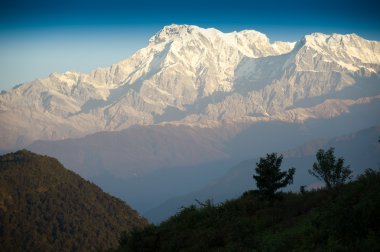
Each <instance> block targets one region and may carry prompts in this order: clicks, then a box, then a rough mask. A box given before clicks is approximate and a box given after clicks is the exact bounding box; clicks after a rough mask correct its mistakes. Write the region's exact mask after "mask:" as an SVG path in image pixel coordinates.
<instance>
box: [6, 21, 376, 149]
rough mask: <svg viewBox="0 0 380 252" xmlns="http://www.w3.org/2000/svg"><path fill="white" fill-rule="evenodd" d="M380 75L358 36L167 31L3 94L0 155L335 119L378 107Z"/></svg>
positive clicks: (370, 48)
mask: <svg viewBox="0 0 380 252" xmlns="http://www.w3.org/2000/svg"><path fill="white" fill-rule="evenodd" d="M379 72H380V42H377V41H368V40H365V39H364V38H361V37H359V36H357V35H355V34H350V35H339V34H332V35H325V34H321V33H313V34H311V35H306V36H304V37H303V38H301V39H300V40H299V41H297V42H270V40H269V39H268V38H267V37H266V36H265V35H264V34H262V33H260V32H257V31H249V30H245V31H240V32H232V33H223V32H220V31H218V30H216V29H213V28H210V29H203V28H200V27H197V26H192V25H170V26H166V27H164V28H163V29H162V30H161V31H159V32H158V33H157V34H155V35H154V36H153V37H151V38H150V40H149V43H148V45H147V47H145V48H143V49H141V50H139V51H137V52H136V53H135V54H134V55H132V56H131V57H130V58H128V59H126V60H124V61H121V62H119V63H117V64H114V65H112V66H111V67H109V68H99V69H95V70H94V71H92V72H91V73H89V74H82V73H77V72H66V73H53V74H51V75H49V76H48V77H47V78H45V79H37V80H34V81H32V82H29V83H25V84H22V85H20V86H17V87H15V88H13V89H12V90H9V91H8V92H6V93H3V94H1V95H0V139H1V141H0V143H1V144H0V148H3V149H12V148H17V147H23V146H26V145H28V144H30V143H31V142H33V141H35V140H58V139H66V138H73V137H80V136H85V135H88V134H91V133H95V132H99V131H116V130H122V129H126V128H128V127H130V126H132V125H153V124H159V123H172V124H186V125H192V126H200V127H217V126H218V125H220V124H225V123H229V124H236V123H255V122H258V121H268V120H269V121H270V120H280V121H287V122H294V121H304V120H308V119H311V118H330V117H333V116H336V115H339V114H341V113H343V112H347V111H348V110H349V107H350V106H352V105H355V104H364V103H365V104H368V103H371V102H373V101H374V100H378V99H379V98H380V97H379V96H378V95H379V94H380V87H379V85H378V83H379ZM326 108H328V109H326Z"/></svg>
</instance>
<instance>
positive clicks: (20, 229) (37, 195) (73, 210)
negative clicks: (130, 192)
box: [0, 150, 147, 251]
mask: <svg viewBox="0 0 380 252" xmlns="http://www.w3.org/2000/svg"><path fill="white" fill-rule="evenodd" d="M145 225H147V221H146V220H145V219H144V218H142V217H141V216H139V214H138V213H137V212H136V211H135V210H133V209H131V208H130V207H129V206H127V205H126V204H124V203H123V202H122V201H120V200H119V199H117V198H114V197H112V196H110V195H108V194H106V193H104V192H103V191H102V190H101V189H100V188H99V187H97V186H96V185H94V184H92V183H90V182H88V181H85V180H84V179H82V178H81V177H80V176H78V175H77V174H75V173H73V172H71V171H69V170H67V169H65V168H64V167H63V166H62V165H61V164H60V163H59V162H58V161H57V160H56V159H53V158H50V157H47V156H40V155H36V154H34V153H31V152H29V151H25V150H22V151H18V152H16V153H11V154H7V155H4V156H1V157H0V251H95V250H97V249H107V248H111V247H114V246H115V245H117V242H118V239H119V236H120V234H121V232H122V231H131V230H132V229H135V228H137V229H138V228H141V227H143V226H145Z"/></svg>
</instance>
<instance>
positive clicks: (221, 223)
mask: <svg viewBox="0 0 380 252" xmlns="http://www.w3.org/2000/svg"><path fill="white" fill-rule="evenodd" d="M282 196H283V197H281V200H277V201H274V202H270V201H265V200H262V198H261V197H260V194H259V193H258V192H257V191H250V192H247V193H245V194H244V195H242V196H241V197H240V198H238V199H236V200H231V201H227V202H225V203H223V204H221V205H217V206H215V205H213V204H212V202H211V201H207V202H205V203H202V204H200V206H198V207H197V206H195V205H193V206H190V207H187V208H183V209H182V210H181V211H180V212H179V213H178V214H177V215H175V216H173V217H172V218H170V219H169V220H167V221H166V222H163V223H161V224H160V225H159V226H154V225H151V226H148V227H146V228H145V229H144V230H142V231H134V232H131V233H129V234H124V235H123V237H122V239H121V240H120V247H119V249H118V250H117V251H380V240H379V238H378V237H380V215H379V210H380V172H377V171H373V170H367V172H366V173H365V174H364V175H362V176H360V177H359V178H358V179H357V180H356V181H354V182H351V183H348V184H345V185H342V186H341V187H339V188H336V189H334V190H332V189H328V188H324V189H319V190H312V191H303V193H286V194H285V193H283V194H282Z"/></svg>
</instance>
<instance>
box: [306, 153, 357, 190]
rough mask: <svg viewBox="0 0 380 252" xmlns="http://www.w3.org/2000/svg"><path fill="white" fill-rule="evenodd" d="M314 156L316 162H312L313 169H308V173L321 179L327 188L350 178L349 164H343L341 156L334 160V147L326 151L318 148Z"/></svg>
mask: <svg viewBox="0 0 380 252" xmlns="http://www.w3.org/2000/svg"><path fill="white" fill-rule="evenodd" d="M316 158H317V162H315V163H314V164H313V169H312V170H309V173H310V174H311V175H313V176H315V177H316V178H318V179H319V180H321V181H323V182H324V183H325V184H326V186H327V188H334V187H337V186H339V185H342V184H344V183H345V182H346V181H347V180H349V179H351V176H352V175H351V174H352V171H351V170H350V166H349V165H347V166H345V165H344V159H343V158H338V160H336V157H335V154H334V148H330V149H328V150H327V151H324V150H323V149H319V150H318V152H317V154H316Z"/></svg>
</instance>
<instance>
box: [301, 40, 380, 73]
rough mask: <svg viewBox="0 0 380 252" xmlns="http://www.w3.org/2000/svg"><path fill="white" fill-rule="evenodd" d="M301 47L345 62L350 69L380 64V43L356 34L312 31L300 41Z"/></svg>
mask: <svg viewBox="0 0 380 252" xmlns="http://www.w3.org/2000/svg"><path fill="white" fill-rule="evenodd" d="M299 44H300V47H302V46H303V47H308V48H312V49H314V50H315V51H316V52H317V53H319V54H321V55H324V56H327V57H330V60H335V61H337V62H340V63H343V64H342V66H344V65H346V67H347V68H350V70H358V69H359V68H360V65H358V63H362V64H380V43H379V42H377V41H369V40H366V39H364V38H362V37H360V36H358V35H356V34H346V35H341V34H335V33H334V34H331V35H326V34H323V33H312V34H310V35H306V36H304V37H303V39H301V40H300V42H299ZM347 64H348V65H347Z"/></svg>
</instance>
